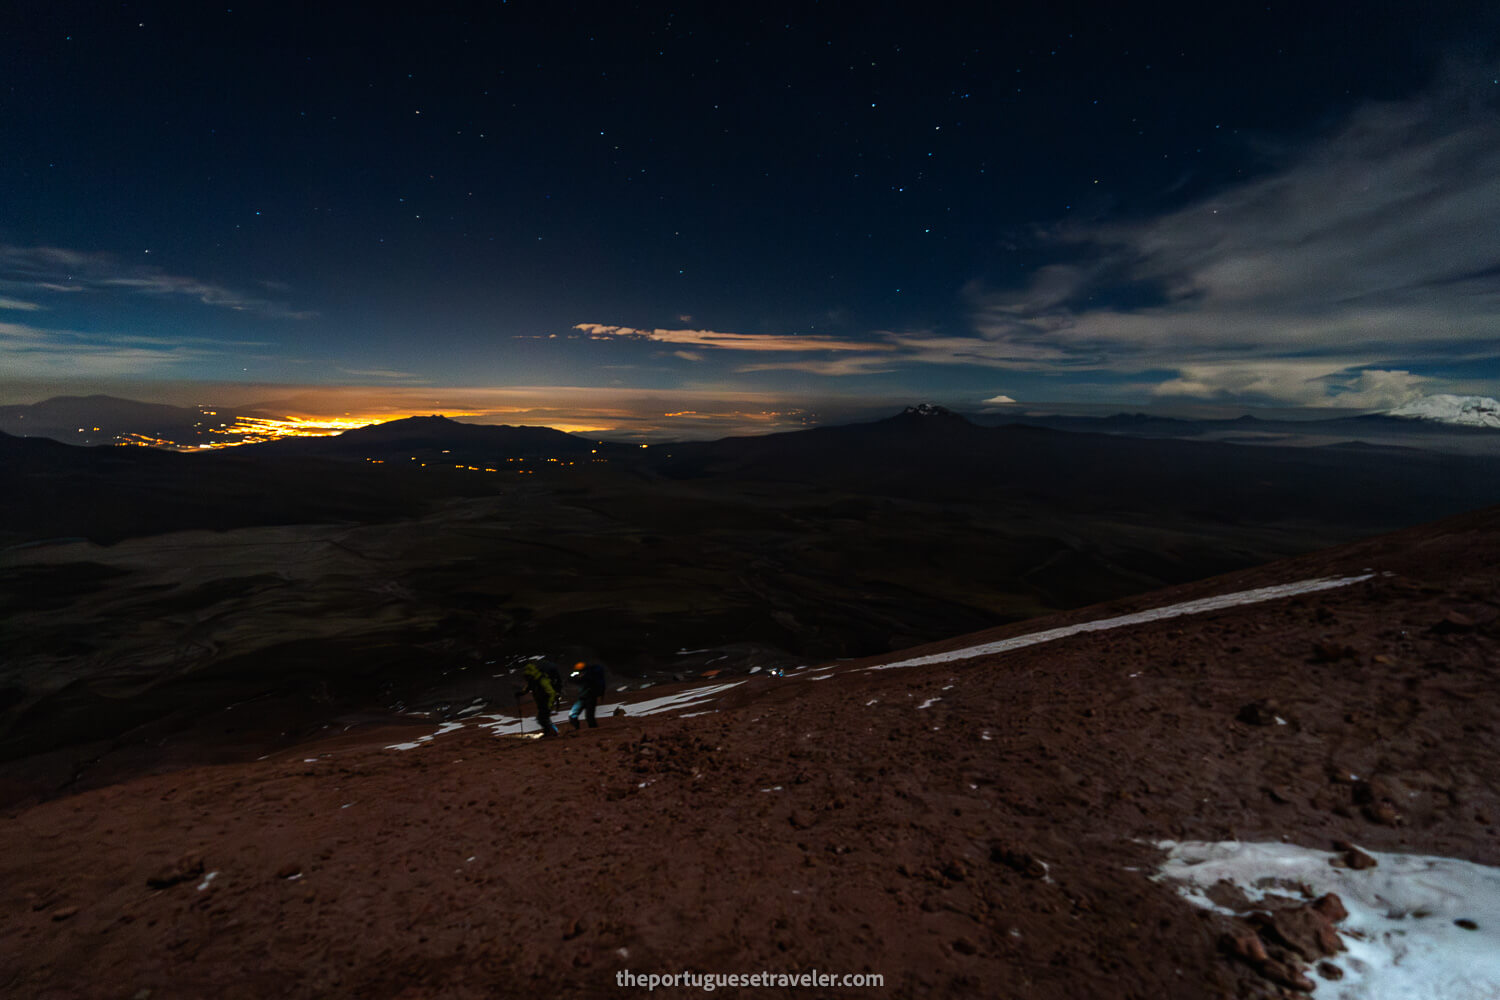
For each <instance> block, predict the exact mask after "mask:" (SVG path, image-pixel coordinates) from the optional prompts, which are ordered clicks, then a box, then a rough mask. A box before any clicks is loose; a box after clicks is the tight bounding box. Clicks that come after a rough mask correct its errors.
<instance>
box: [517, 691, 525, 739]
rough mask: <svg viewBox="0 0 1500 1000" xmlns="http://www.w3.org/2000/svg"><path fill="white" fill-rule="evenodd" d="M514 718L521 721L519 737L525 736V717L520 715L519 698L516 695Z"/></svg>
mask: <svg viewBox="0 0 1500 1000" xmlns="http://www.w3.org/2000/svg"><path fill="white" fill-rule="evenodd" d="M516 718H518V719H520V720H521V735H522V736H525V735H526V716H524V715H522V714H521V696H520V695H516Z"/></svg>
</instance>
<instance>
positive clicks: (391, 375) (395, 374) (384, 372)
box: [339, 368, 425, 382]
mask: <svg viewBox="0 0 1500 1000" xmlns="http://www.w3.org/2000/svg"><path fill="white" fill-rule="evenodd" d="M339 371H341V372H343V373H344V374H346V375H357V376H359V377H360V378H388V379H392V380H394V381H406V382H410V381H424V380H425V379H424V377H423V376H422V375H419V374H417V373H416V372H403V371H396V370H395V369H392V368H340V369H339Z"/></svg>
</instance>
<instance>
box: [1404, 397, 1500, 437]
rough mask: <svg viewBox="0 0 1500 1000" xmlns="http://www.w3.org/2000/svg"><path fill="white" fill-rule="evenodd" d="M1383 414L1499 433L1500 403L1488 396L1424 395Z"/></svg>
mask: <svg viewBox="0 0 1500 1000" xmlns="http://www.w3.org/2000/svg"><path fill="white" fill-rule="evenodd" d="M1386 415H1387V416H1391V417H1406V418H1408V419H1412V420H1431V421H1434V422H1436V423H1443V424H1458V425H1460V426H1463V427H1492V428H1495V429H1497V430H1500V400H1495V399H1491V398H1490V397H1489V396H1455V395H1451V394H1449V393H1440V394H1438V395H1435V396H1423V397H1422V398H1421V399H1417V400H1413V401H1412V402H1410V403H1405V404H1403V405H1401V406H1398V407H1396V408H1395V409H1394V410H1388V411H1386Z"/></svg>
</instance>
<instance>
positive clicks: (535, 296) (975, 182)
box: [0, 0, 1500, 434]
mask: <svg viewBox="0 0 1500 1000" xmlns="http://www.w3.org/2000/svg"><path fill="white" fill-rule="evenodd" d="M974 8H980V9H983V10H985V11H987V12H985V13H976V11H975V9H974ZM1497 8H1500V5H1495V4H1482V3H1477V2H1475V3H1462V4H1456V3H1455V4H1422V5H1418V4H1390V3H1368V4H1358V5H1354V4H1343V3H1340V4H1320V3H1307V2H1305V0H1299V2H1297V3H1281V2H1275V3H1269V4H1265V3H1262V4H1254V5H1210V4H1193V5H1185V6H1182V7H1176V6H1169V5H1161V4H1157V5H1132V4H1118V3H1110V4H1098V5H1088V4H1073V5H1055V9H1051V10H1049V9H1044V5H1040V4H1035V5H1024V6H1023V5H1005V4H992V5H964V6H961V7H960V6H954V7H945V6H944V5H942V4H924V5H874V4H870V5H866V4H849V5H841V4H829V3H822V4H817V3H806V4H779V5H738V4H736V5H721V4H689V5H682V6H675V7H674V6H670V5H668V6H654V5H635V4H626V3H618V4H599V5H568V4H562V3H533V2H521V0H512V2H509V3H498V2H496V3H490V4H483V5H479V4H476V5H473V6H471V7H460V6H450V5H445V4H436V3H434V4H422V5H411V6H408V7H406V9H405V12H404V13H400V14H392V13H386V12H378V11H375V10H373V9H366V8H365V7H364V6H362V5H354V4H350V5H341V4H308V5H306V7H305V8H304V5H302V4H295V5H294V4H256V3H249V4H244V5H241V4H239V3H235V2H229V3H227V4H219V5H213V4H206V3H183V4H176V5H170V4H141V3H76V2H39V0H38V2H28V0H20V2H17V3H11V4H7V5H5V6H4V10H3V11H0V139H3V141H0V402H29V401H34V400H36V399H40V398H43V397H45V396H47V395H52V394H55V393H58V392H80V391H113V392H116V393H117V394H121V395H131V396H134V397H135V398H150V399H158V400H163V401H175V402H186V401H190V400H194V401H204V402H216V403H222V404H230V403H235V402H248V401H253V400H266V399H284V400H293V399H295V400H297V401H298V405H300V406H302V407H304V408H306V409H308V410H313V409H317V408H319V407H320V406H321V407H324V408H327V409H330V410H331V409H339V410H347V409H350V408H351V407H353V408H355V409H357V410H361V411H367V412H377V411H379V412H398V411H399V412H434V411H446V412H450V413H457V412H469V413H474V414H477V415H481V416H482V417H484V418H485V419H491V418H492V419H496V420H498V419H502V418H504V419H506V420H508V421H509V422H517V421H518V420H519V419H525V420H527V421H528V422H551V423H554V424H559V425H568V426H574V427H585V426H586V427H590V428H594V429H608V428H611V427H624V426H626V425H627V424H631V423H632V422H633V426H636V427H638V428H639V427H642V426H645V425H646V424H649V423H650V422H651V421H653V420H654V421H658V422H665V423H667V424H668V425H670V426H672V427H674V428H676V430H677V431H678V432H680V433H684V434H688V433H701V432H703V430H704V429H705V428H731V427H735V426H739V423H744V422H745V421H750V422H751V423H753V422H755V421H757V420H758V421H760V422H762V423H765V424H767V425H771V426H780V425H784V424H791V423H796V422H798V421H803V420H807V419H818V418H820V417H822V416H824V415H825V414H833V413H838V412H842V411H844V410H849V409H851V408H857V407H859V406H863V405H875V406H878V405H885V403H886V402H887V401H900V402H914V401H917V400H919V399H931V400H935V401H939V402H945V403H948V404H950V405H955V406H959V407H963V408H967V409H978V408H980V407H981V406H990V407H999V406H1005V405H1007V404H1006V403H1005V399H1006V398H1009V399H1014V400H1018V401H1021V402H1023V403H1027V404H1038V403H1042V402H1052V403H1071V404H1094V405H1105V404H1108V405H1109V406H1118V407H1129V408H1133V409H1136V408H1142V407H1149V406H1158V407H1163V408H1168V409H1169V408H1171V407H1173V406H1176V407H1179V408H1180V407H1184V406H1190V405H1212V406H1215V407H1222V408H1229V409H1234V408H1239V409H1240V410H1241V411H1243V409H1244V408H1245V407H1319V406H1337V407H1358V408H1362V409H1376V408H1381V407H1387V406H1392V405H1395V404H1397V403H1399V402H1402V401H1404V400H1406V399H1408V398H1410V397H1412V396H1414V395H1420V394H1422V393H1427V392H1477V393H1481V394H1486V395H1500V114H1497V112H1500V46H1497V38H1500V16H1497V15H1496V14H1495V13H1494V11H1495V10H1496V9H1497ZM331 387H344V388H342V389H339V390H337V391H335V390H334V389H332V388H331ZM986 401H990V402H986ZM288 405H290V404H288ZM666 413H682V414H683V415H682V416H680V417H673V418H666V417H663V416H662V414H666ZM486 415H487V416H486ZM673 421H675V423H672V422H673ZM737 422H738V423H737Z"/></svg>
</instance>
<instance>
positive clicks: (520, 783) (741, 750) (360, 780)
mask: <svg viewBox="0 0 1500 1000" xmlns="http://www.w3.org/2000/svg"><path fill="white" fill-rule="evenodd" d="M1367 567H1368V568H1369V569H1371V570H1373V571H1374V573H1375V574H1376V575H1375V576H1373V577H1372V578H1371V579H1369V580H1367V581H1365V582H1361V583H1357V584H1353V585H1350V586H1346V587H1341V588H1337V589H1331V590H1326V591H1322V592H1318V593H1314V594H1308V595H1304V596H1299V597H1291V598H1285V599H1281V600H1276V601H1270V602H1266V603H1260V604H1254V605H1247V606H1243V607H1237V608H1230V609H1226V610H1221V611H1216V612H1212V613H1208V614H1203V615H1196V616H1192V617H1183V618H1176V619H1172V620H1170V621H1162V622H1155V623H1149V624H1142V625H1136V626H1130V627H1125V628H1120V629H1117V630H1113V631H1107V632H1095V633H1089V634H1081V635H1076V636H1073V637H1070V638H1064V639H1060V640H1058V641H1055V642H1050V643H1046V644H1040V645H1034V646H1031V647H1028V648H1024V649H1020V650H1016V651H1013V652H1010V653H1006V654H1003V655H998V656H988V657H980V658H975V659H961V660H956V661H952V662H946V663H937V664H932V665H928V666H917V667H908V668H902V669H893V670H883V671H881V670H876V671H872V670H866V669H864V668H866V667H868V666H871V665H873V664H875V663H877V662H879V661H850V662H845V663H840V664H838V665H837V666H836V667H835V669H832V670H827V671H822V672H817V673H814V672H813V671H811V670H809V671H805V672H802V673H797V672H793V673H792V674H791V675H789V676H788V677H785V678H773V677H766V676H764V674H761V675H757V676H755V677H753V678H751V679H749V680H748V681H746V682H745V683H743V684H741V685H739V686H737V687H734V688H733V689H731V690H729V691H728V692H726V693H725V694H723V696H722V697H721V698H720V699H719V700H718V701H717V702H715V703H713V704H712V705H708V706H705V705H698V706H695V707H693V708H690V709H689V710H688V711H685V712H683V713H681V714H678V715H672V714H663V715H654V716H646V717H638V716H632V715H629V714H627V715H626V716H624V717H623V718H622V717H615V716H606V717H605V718H604V719H603V720H601V725H600V728H598V729H597V730H592V731H590V730H585V731H583V732H582V733H579V734H571V733H570V734H569V735H567V736H565V737H564V738H562V739H559V740H550V741H538V740H529V739H518V738H514V737H509V736H498V735H495V733H494V732H493V731H491V730H486V729H482V728H479V727H477V726H469V727H466V728H464V729H461V730H458V731H455V732H450V733H446V734H444V735H441V736H438V737H437V738H435V739H433V740H431V741H428V742H425V743H422V744H421V745H420V746H418V747H417V748H416V749H412V750H405V751H401V750H391V749H386V747H387V746H389V745H390V744H392V743H394V742H397V741H400V740H404V739H408V738H409V737H411V736H412V735H415V734H421V733H431V732H432V730H433V729H434V728H436V727H435V725H433V724H430V723H429V724H427V725H426V726H425V727H424V728H419V727H417V726H415V725H413V726H408V727H405V728H403V729H401V730H399V731H398V730H394V729H390V728H388V727H373V726H354V727H352V728H350V729H348V731H347V732H343V733H341V734H340V735H338V736H335V737H330V738H326V739H323V740H321V741H316V742H311V743H307V744H303V745H300V746H297V747H295V748H291V749H286V750H281V751H278V752H277V753H275V754H273V755H272V756H270V757H268V758H266V759H264V760H251V761H242V762H237V763H227V764H220V765H216V766H201V765H200V766H188V767H181V768H179V769H177V770H173V771H170V772H168V773H161V774H149V775H142V776H137V777H134V778H130V779H129V780H122V781H120V782H119V783H117V784H113V785H110V786H109V787H103V788H96V789H92V790H88V791H83V792H80V793H78V794H75V795H72V796H70V797H66V798H60V799H55V800H52V801H48V802H43V803H40V804H32V805H29V806H24V807H17V808H15V809H13V810H12V812H11V813H10V814H9V815H7V816H6V817H5V818H4V819H3V821H0V886H4V890H3V892H0V928H3V931H0V992H3V993H4V994H5V995H8V996H25V997H37V998H70V997H121V998H126V997H140V998H147V997H150V998H154V1000H163V998H176V997H201V996H216V997H261V996H269V995H275V996H291V997H322V996H351V997H369V998H395V997H401V998H408V1000H411V998H426V997H458V998H465V997H475V998H478V997H495V996H535V995H544V996H545V995H565V994H567V995H577V996H618V995H625V994H629V993H632V992H640V991H634V990H630V989H626V988H621V987H620V986H618V985H617V978H616V974H617V972H618V971H620V970H630V971H632V972H634V973H651V972H658V973H659V972H672V971H681V970H684V969H688V970H694V971H700V972H753V971H761V970H771V971H775V972H781V971H804V970H811V969H817V970H820V971H824V972H834V973H856V972H862V971H869V972H875V973H879V974H881V975H883V976H884V980H885V985H884V987H883V988H882V989H879V990H868V989H854V988H848V989H841V988H833V989H820V990H819V989H780V990H775V989H773V990H763V991H757V992H761V993H764V994H766V995H772V996H775V995H786V996H792V995H800V996H815V995H835V996H864V995H887V996H938V995H942V996H955V995H956V996H974V997H1038V998H1053V997H1056V998H1074V997H1080V996H1098V997H1141V998H1148V997H1149V998H1159V997H1183V998H1195V1000H1196V998H1202V997H1260V996H1268V995H1276V994H1277V993H1279V992H1290V991H1295V990H1297V989H1298V988H1302V989H1305V988H1306V987H1308V986H1316V987H1317V990H1316V992H1315V995H1319V994H1322V993H1326V992H1328V991H1329V990H1331V989H1332V988H1333V987H1332V986H1331V985H1330V984H1329V983H1328V982H1327V981H1326V980H1323V979H1321V978H1320V977H1319V975H1318V973H1317V971H1316V969H1315V968H1313V966H1314V964H1315V963H1314V962H1313V961H1312V960H1311V959H1309V958H1308V957H1307V956H1305V955H1299V953H1298V949H1297V948H1296V947H1295V946H1294V944H1289V943H1288V938H1295V937H1296V936H1297V933H1298V932H1297V931H1296V929H1295V928H1293V925H1294V924H1295V925H1298V926H1302V925H1306V927H1305V928H1304V929H1308V930H1307V932H1308V933H1309V934H1312V935H1313V936H1314V937H1316V936H1317V934H1318V929H1317V928H1318V921H1319V920H1323V921H1325V922H1336V920H1337V911H1336V910H1335V909H1334V908H1333V906H1332V904H1323V909H1322V910H1319V911H1317V914H1318V915H1317V916H1316V917H1315V916H1310V915H1305V916H1302V917H1296V918H1293V917H1290V916H1288V917H1283V918H1280V923H1281V924H1282V925H1284V926H1285V928H1288V929H1287V930H1286V931H1285V933H1283V932H1280V931H1278V930H1277V929H1276V924H1277V922H1276V920H1271V921H1269V922H1263V923H1262V924H1252V923H1251V922H1249V921H1247V920H1245V919H1242V918H1236V917H1230V916H1225V915H1221V914H1216V913H1212V912H1210V911H1207V910H1203V909H1198V908H1195V907H1193V906H1192V905H1190V904H1189V903H1187V902H1185V901H1184V900H1183V899H1182V898H1181V897H1180V896H1179V895H1178V894H1177V893H1176V892H1174V891H1173V889H1171V888H1170V887H1168V886H1166V885H1163V884H1160V883H1158V882H1156V881H1153V880H1152V878H1151V877H1150V876H1151V874H1152V873H1153V872H1154V871H1155V870H1156V867H1157V865H1158V864H1159V863H1160V861H1161V858H1162V851H1161V850H1160V849H1159V848H1158V847H1156V846H1154V845H1155V843H1156V842H1158V841H1161V840H1163V839H1173V840H1179V841H1181V840H1204V841H1223V840H1229V839H1235V838H1240V839H1244V840H1257V841H1279V840H1286V841H1288V842H1291V843H1295V844H1300V845H1304V846H1308V847H1315V848H1320V849H1325V850H1327V849H1331V848H1332V847H1333V846H1334V845H1335V844H1336V843H1346V844H1348V845H1358V847H1360V848H1362V849H1364V850H1367V851H1372V852H1396V853H1422V854H1437V855H1444V856H1448V857H1453V858H1460V859H1465V860H1468V861H1473V862H1478V863H1481V864H1485V865H1497V864H1500V836H1497V828H1496V824H1497V821H1500V787H1497V778H1496V775H1497V774H1500V730H1497V722H1500V720H1497V717H1496V711H1495V703H1494V695H1493V692H1494V691H1495V689H1496V683H1497V681H1500V676H1497V675H1500V656H1497V650H1500V513H1497V512H1495V511H1488V512H1481V513H1479V514H1474V515H1466V516H1464V517H1460V518H1456V519H1450V520H1449V521H1446V522H1441V523H1439V524H1437V525H1434V526H1428V527H1424V528H1419V529H1413V530H1411V531H1407V532H1403V533H1400V534H1397V535H1392V536H1385V537H1383V538H1379V539H1375V540H1371V541H1367V542H1363V543H1358V544H1355V545H1353V546H1347V547H1344V548H1341V549H1337V550H1332V551H1329V552H1326V553H1321V554H1317V555H1313V556H1308V557H1303V558H1300V559H1296V560H1290V561H1286V562H1281V563H1275V564H1271V565H1268V566H1263V567H1260V568H1258V569H1255V570H1250V571H1246V572H1242V573H1237V574H1233V575H1231V576H1229V577H1221V578H1217V579H1213V580H1207V581H1203V582H1201V583H1197V584H1192V585H1189V586H1185V587H1179V588H1174V589H1172V590H1170V591H1165V592H1157V593H1153V594H1148V595H1143V596H1141V597H1137V598H1132V599H1130V600H1128V601H1122V602H1116V603H1114V604H1110V605H1107V606H1100V607H1094V608H1089V609H1083V610H1080V611H1075V612H1071V613H1069V614H1066V615H1060V616H1055V617H1052V618H1049V619H1045V620H1042V621H1036V622H1027V623H1025V624H1022V625H1015V626H1010V627H1008V628H1007V629H1005V630H999V631H996V632H993V633H984V634H980V635H977V636H969V637H964V638H963V639H955V640H953V641H951V642H948V643H942V644H937V645H934V646H928V647H923V648H922V649H919V650H917V651H915V652H916V653H932V652H940V651H942V650H944V649H957V648H962V647H966V646H970V645H973V644H975V643H976V642H982V641H987V640H991V639H996V638H1001V637H1004V636H1006V635H1015V634H1021V633H1025V632H1031V631H1035V630H1040V629H1046V628H1051V627H1056V626H1059V625H1063V624H1067V623H1070V622H1080V621H1086V620H1091V619H1095V618H1101V617H1107V616H1110V615H1116V614H1122V613H1126V612H1131V611H1136V610H1141V609H1144V608H1149V607H1153V606H1160V605H1167V604H1173V603H1176V602H1180V601H1185V600H1191V599H1195V598H1200V597H1207V596H1212V595H1215V594H1221V593H1227V592H1231V591H1238V590H1244V589H1248V588H1253V587H1261V586H1267V585H1271V584H1278V583H1286V582H1289V581H1292V580H1299V579H1305V578H1309V577H1320V576H1330V575H1345V574H1357V573H1360V572H1362V571H1363V570H1365V569H1366V568H1367ZM905 655H909V654H903V657H904V656H905ZM903 657H895V656H888V657H885V658H884V659H886V660H893V659H899V658H903ZM814 678H816V679H814ZM650 693H651V694H653V695H656V694H659V693H661V691H660V689H654V690H653V691H652V692H650ZM634 694H635V693H634V692H632V693H631V696H633V695H634ZM630 700H631V697H630V696H627V698H626V701H627V702H628V701H630ZM607 707H613V706H612V705H611V706H607ZM629 707H630V706H629V705H628V704H627V711H629ZM706 708H708V709H713V710H711V711H707V712H706V713H705V714H696V713H700V712H705V709H706ZM1282 720H1284V721H1282ZM1340 850H1341V852H1343V854H1342V856H1345V857H1348V858H1350V859H1353V860H1354V861H1355V862H1357V861H1358V859H1357V857H1356V856H1355V855H1354V854H1352V853H1350V852H1351V851H1352V850H1353V847H1342V848H1340ZM1304 909H1306V910H1308V911H1311V908H1304ZM1309 928H1310V929H1309ZM694 992H698V991H695V990H691V989H676V990H671V991H668V993H669V995H688V994H691V993H694ZM746 995H749V992H748V991H747V993H746Z"/></svg>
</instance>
